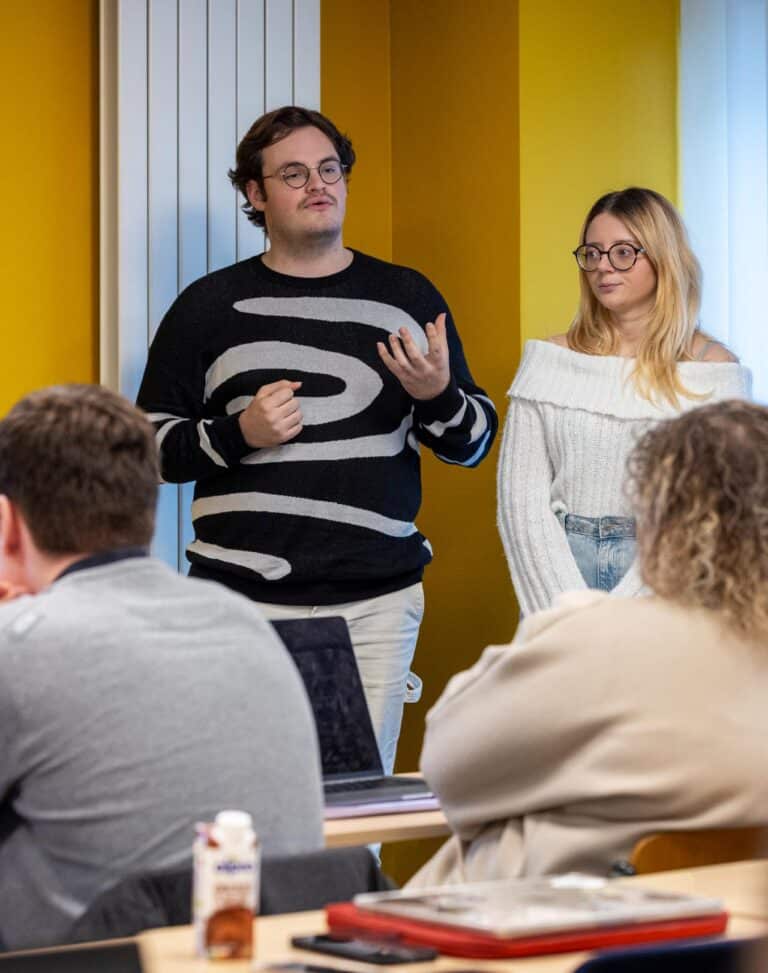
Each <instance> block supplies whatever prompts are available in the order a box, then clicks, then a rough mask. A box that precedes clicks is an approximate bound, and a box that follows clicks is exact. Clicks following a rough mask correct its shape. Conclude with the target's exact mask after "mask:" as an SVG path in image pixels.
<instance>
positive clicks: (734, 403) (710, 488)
mask: <svg viewBox="0 0 768 973" xmlns="http://www.w3.org/2000/svg"><path fill="white" fill-rule="evenodd" d="M627 491H628V494H629V496H630V498H631V500H632V505H633V507H634V510H635V514H636V516H637V545H638V560H639V564H640V572H641V574H642V577H643V581H644V582H645V583H646V584H647V585H648V586H649V587H650V588H651V589H652V590H653V591H654V592H655V593H656V594H657V595H660V596H661V597H662V598H667V599H669V600H670V601H673V602H676V603H677V604H679V605H683V606H685V607H688V608H706V609H709V610H711V611H714V612H716V613H717V614H718V616H719V617H720V618H721V619H722V620H723V622H724V623H725V624H726V625H727V626H728V627H729V628H730V629H731V630H732V631H734V632H736V633H739V634H741V635H743V636H746V637H747V638H750V639H756V640H759V641H762V642H763V644H765V643H766V640H767V639H768V409H766V408H765V407H764V406H760V405H755V404H753V403H751V402H744V401H741V400H736V399H734V400H728V401H724V402H715V403H713V404H712V405H704V406H700V407H699V408H696V409H689V410H687V411H686V412H683V413H682V415H680V416H678V417H677V418H675V419H669V420H667V421H665V422H661V423H659V424H657V425H655V426H653V427H652V428H651V429H650V430H649V431H648V432H646V433H645V435H644V436H643V437H642V438H641V439H640V441H639V442H638V443H637V445H636V446H635V449H634V450H633V452H632V453H631V455H630V457H629V462H628V479H627Z"/></svg>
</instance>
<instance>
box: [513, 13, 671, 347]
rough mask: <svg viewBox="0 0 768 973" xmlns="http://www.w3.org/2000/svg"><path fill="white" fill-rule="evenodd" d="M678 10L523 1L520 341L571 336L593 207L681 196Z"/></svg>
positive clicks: (521, 30)
mask: <svg viewBox="0 0 768 973" xmlns="http://www.w3.org/2000/svg"><path fill="white" fill-rule="evenodd" d="M678 6H679V5H678V2H677V0H643V2H642V3H638V4H606V3H568V2H564V0H519V9H520V41H521V43H520V201H521V205H520V281H521V306H520V318H521V339H522V341H523V342H525V340H526V339H527V338H533V337H543V336H546V335H550V334H555V333H557V332H562V331H565V330H566V328H567V327H568V324H569V323H570V321H571V318H572V317H573V314H574V312H575V310H576V301H577V294H578V285H577V270H576V264H575V262H574V259H573V257H572V256H571V251H572V250H573V249H574V247H576V246H577V245H578V243H579V240H578V236H579V229H580V227H581V223H582V220H583V219H584V217H585V216H586V214H587V212H588V210H589V208H590V206H591V205H592V203H593V202H594V201H595V200H596V199H597V198H598V197H599V196H600V195H602V194H603V193H605V192H608V191H610V190H612V189H621V188H623V187H624V186H629V185H640V186H650V187H651V188H652V189H656V190H658V191H659V192H661V193H664V195H665V196H668V197H669V198H671V199H672V200H673V201H675V198H676V192H677V117H676V111H677V31H678Z"/></svg>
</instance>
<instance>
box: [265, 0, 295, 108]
mask: <svg viewBox="0 0 768 973" xmlns="http://www.w3.org/2000/svg"><path fill="white" fill-rule="evenodd" d="M264 32H265V40H264V58H265V70H264V103H265V110H266V111H272V109H273V108H280V107H281V106H282V105H290V104H291V102H292V101H293V2H292V0H265V6H264Z"/></svg>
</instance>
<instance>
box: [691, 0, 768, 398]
mask: <svg viewBox="0 0 768 973" xmlns="http://www.w3.org/2000/svg"><path fill="white" fill-rule="evenodd" d="M680 156H681V166H680V172H681V195H682V201H683V210H684V214H685V218H686V222H687V224H688V227H689V230H690V233H691V241H692V243H693V247H694V250H695V251H696V253H697V255H698V256H699V259H700V260H701V263H702V266H703V270H704V301H703V306H702V325H703V327H704V329H705V330H706V331H709V332H710V333H711V334H713V335H715V336H716V337H718V338H722V339H723V340H724V341H726V342H727V343H728V344H729V345H730V347H731V348H732V349H733V350H734V351H735V352H736V354H738V355H739V356H740V358H741V359H742V361H743V362H744V363H745V364H746V365H748V366H749V367H750V368H751V369H752V371H753V374H754V394H755V398H756V399H757V400H758V401H761V402H766V401H768V360H766V358H765V355H764V353H763V345H764V343H765V339H764V337H763V334H764V330H765V329H764V323H763V319H764V316H765V312H764V310H763V307H762V303H763V302H762V300H761V298H760V295H763V294H765V293H766V292H768V0H682V2H681V43H680Z"/></svg>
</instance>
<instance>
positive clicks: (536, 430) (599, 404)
mask: <svg viewBox="0 0 768 973" xmlns="http://www.w3.org/2000/svg"><path fill="white" fill-rule="evenodd" d="M634 366H635V362H634V359H631V358H618V357H615V356H610V355H608V356H602V355H582V354H581V353H579V352H576V351H571V350H570V349H568V348H562V347H560V345H556V344H553V343H552V342H551V341H529V342H527V343H526V346H525V350H524V352H523V358H522V361H521V362H520V368H519V369H518V372H517V375H516V376H515V380H514V382H513V383H512V387H511V388H510V390H509V399H510V401H509V412H508V413H507V420H506V424H505V426H504V439H503V442H502V446H501V453H500V455H499V470H498V521H499V532H500V534H501V539H502V541H503V544H504V550H505V552H506V555H507V561H508V562H509V570H510V574H511V576H512V583H513V584H514V586H515V593H516V594H517V599H518V602H519V604H520V609H521V611H522V612H523V614H524V615H530V614H532V613H533V612H535V611H541V610H542V609H543V608H548V607H549V606H550V604H551V603H552V599H553V598H554V597H555V596H556V595H558V594H560V593H561V592H563V591H575V590H578V589H580V588H582V589H583V588H586V585H585V583H584V579H583V578H582V576H581V573H580V571H579V569H578V567H577V565H576V561H575V560H574V557H573V555H572V554H571V549H570V547H569V546H568V540H567V538H566V536H565V532H564V531H563V529H562V527H561V526H560V522H559V521H558V519H557V516H556V514H557V513H558V512H562V513H571V514H579V515H580V516H582V517H606V516H619V517H629V516H631V515H632V510H631V508H630V506H629V503H628V501H627V498H626V497H625V495H624V473H625V467H626V463H627V457H628V456H629V454H630V452H631V451H632V447H633V446H634V444H635V442H636V441H637V438H638V436H640V435H641V434H642V433H643V432H644V431H645V430H646V429H648V428H649V427H650V426H651V425H653V424H654V423H656V422H658V421H659V420H661V419H667V418H670V417H672V416H674V415H677V413H678V412H679V411H681V409H690V408H693V407H694V406H697V405H701V404H702V402H703V401H705V402H714V401H715V400H717V399H726V398H749V395H750V387H751V375H750V373H749V370H748V369H746V368H744V366H743V365H740V364H738V362H698V361H692V362H681V363H680V364H679V365H678V372H679V375H680V378H681V380H682V382H683V384H684V385H685V387H686V388H687V389H688V390H689V391H691V392H695V393H698V394H699V395H703V396H705V399H703V400H702V399H683V400H682V401H681V403H680V409H677V408H674V407H673V406H672V405H671V404H670V403H668V402H666V401H663V402H659V403H658V404H653V403H651V402H648V401H647V400H646V399H643V398H641V397H640V396H639V395H638V393H637V391H636V389H635V385H634V383H633V381H632V378H631V373H632V370H633V369H634ZM641 590H642V579H641V578H640V573H639V571H638V569H637V565H636V564H633V565H632V566H631V567H630V569H629V571H628V572H627V573H626V575H625V576H624V577H623V578H622V580H621V581H620V582H619V584H618V585H617V586H616V588H615V589H614V591H613V592H612V594H613V595H615V596H618V597H624V596H633V595H637V594H640V593H641Z"/></svg>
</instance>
